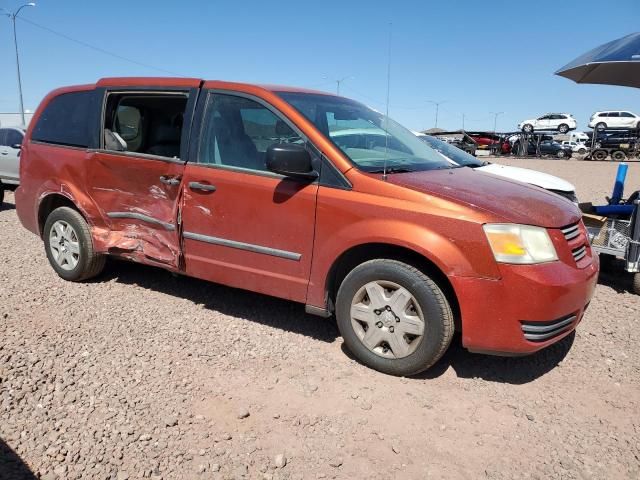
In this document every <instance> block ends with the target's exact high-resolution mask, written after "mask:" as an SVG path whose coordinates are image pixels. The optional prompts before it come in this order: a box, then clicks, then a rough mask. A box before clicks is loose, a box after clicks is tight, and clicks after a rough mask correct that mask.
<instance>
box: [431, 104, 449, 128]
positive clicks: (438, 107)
mask: <svg viewBox="0 0 640 480" xmlns="http://www.w3.org/2000/svg"><path fill="white" fill-rule="evenodd" d="M445 102H446V100H439V101H437V102H435V101H433V100H427V103H433V104H434V105H435V106H436V125H435V127H434V128H438V111H439V110H440V104H442V103H445Z"/></svg>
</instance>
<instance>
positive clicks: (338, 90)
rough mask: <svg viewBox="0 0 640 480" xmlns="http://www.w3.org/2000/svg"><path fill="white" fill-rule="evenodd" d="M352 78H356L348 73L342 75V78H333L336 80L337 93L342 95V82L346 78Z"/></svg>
mask: <svg viewBox="0 0 640 480" xmlns="http://www.w3.org/2000/svg"><path fill="white" fill-rule="evenodd" d="M322 78H327V79H328V78H329V77H327V76H326V75H324V76H323V77H322ZM351 78H354V77H353V76H352V75H347V76H346V77H342V78H336V79H333V81H334V82H336V95H340V84H341V83H342V82H344V81H345V80H349V79H351Z"/></svg>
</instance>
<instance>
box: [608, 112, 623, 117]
mask: <svg viewBox="0 0 640 480" xmlns="http://www.w3.org/2000/svg"><path fill="white" fill-rule="evenodd" d="M619 116H620V114H619V113H618V112H611V113H609V115H607V117H619Z"/></svg>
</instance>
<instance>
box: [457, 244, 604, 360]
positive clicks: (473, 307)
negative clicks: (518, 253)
mask: <svg viewBox="0 0 640 480" xmlns="http://www.w3.org/2000/svg"><path fill="white" fill-rule="evenodd" d="M599 266H600V265H599V260H598V257H597V256H594V257H593V260H592V263H591V264H589V265H588V266H586V267H585V268H581V269H580V268H576V267H575V266H573V267H571V266H569V265H567V264H565V263H563V262H560V261H557V262H552V263H547V264H541V265H504V264H502V265H500V266H499V268H500V273H501V278H500V279H499V280H491V279H481V278H468V277H450V278H451V281H452V283H453V288H454V289H455V291H456V292H458V300H459V304H460V314H461V319H462V343H463V345H464V347H465V348H467V349H469V350H471V351H475V352H483V353H495V354H508V355H524V354H528V353H533V352H536V351H538V350H541V349H543V348H545V347H547V346H549V345H551V344H553V343H555V342H557V341H559V340H561V339H562V338H564V337H566V336H567V335H569V334H570V333H571V332H572V331H573V330H574V329H575V327H576V325H577V324H578V323H579V322H580V320H582V316H583V314H584V312H585V310H586V308H587V306H588V304H589V301H590V300H591V297H592V296H593V292H594V290H595V287H596V283H597V280H598V271H599Z"/></svg>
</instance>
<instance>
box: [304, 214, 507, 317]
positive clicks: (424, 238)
mask: <svg viewBox="0 0 640 480" xmlns="http://www.w3.org/2000/svg"><path fill="white" fill-rule="evenodd" d="M428 223H429V222H428V221H426V222H424V223H421V224H416V223H412V222H408V221H405V220H401V219H396V220H389V219H381V218H365V219H362V220H361V221H358V222H356V223H352V224H347V225H346V226H344V227H343V228H341V229H339V230H337V231H333V232H331V234H330V235H326V236H325V235H324V234H323V232H322V231H321V229H320V231H319V232H318V236H317V237H316V243H315V245H314V261H313V266H312V270H311V278H310V283H309V291H308V295H307V303H308V304H309V305H314V306H324V304H325V297H326V285H327V279H328V276H329V274H330V272H331V271H332V267H333V266H334V265H335V263H336V262H337V261H338V260H339V258H340V257H341V256H342V255H343V254H344V253H345V252H347V251H349V250H350V249H352V248H355V247H359V246H363V245H367V244H387V245H392V246H395V247H402V248H405V249H408V250H412V251H413V252H415V253H417V254H419V255H421V256H423V257H425V258H426V259H427V260H428V261H430V262H431V263H433V264H434V265H435V266H436V267H438V269H440V271H441V272H442V273H444V274H445V275H447V276H451V275H456V276H459V277H479V278H499V275H500V273H499V271H498V268H497V265H496V263H495V261H494V260H493V255H492V253H491V251H490V249H489V245H488V243H487V241H486V238H485V237H484V234H483V232H482V227H481V226H480V225H479V224H475V223H470V222H464V221H459V220H456V219H442V218H440V219H439V221H438V224H439V225H440V226H441V227H442V228H440V229H439V231H435V230H434V229H430V228H429V227H428V226H427V225H428ZM461 230H462V231H464V232H465V233H464V234H461V233H460V232H461Z"/></svg>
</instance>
